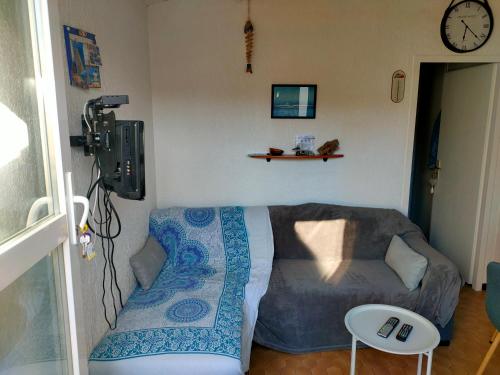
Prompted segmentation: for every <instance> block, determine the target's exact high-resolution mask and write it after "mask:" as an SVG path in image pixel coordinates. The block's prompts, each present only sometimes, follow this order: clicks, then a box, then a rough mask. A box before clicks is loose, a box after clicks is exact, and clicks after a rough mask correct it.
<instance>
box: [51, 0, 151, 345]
mask: <svg viewBox="0 0 500 375" xmlns="http://www.w3.org/2000/svg"><path fill="white" fill-rule="evenodd" d="M59 13H60V20H61V24H66V25H71V26H74V27H78V28H81V29H83V30H85V31H89V32H92V33H95V34H96V38H97V44H98V45H99V47H100V51H101V55H102V61H103V64H104V66H103V67H102V70H101V78H102V86H103V87H102V89H92V90H82V89H79V88H76V87H72V86H70V85H69V81H68V76H67V68H66V72H65V76H64V77H59V78H60V79H64V80H65V81H66V95H67V103H68V115H69V128H70V133H71V135H79V134H81V123H80V115H81V112H82V107H83V104H84V103H85V101H86V100H88V99H90V98H95V97H98V96H101V95H106V94H128V95H129V97H130V104H129V105H125V106H123V107H122V108H120V109H118V110H116V113H117V118H118V119H131V120H132V119H138V120H143V121H144V123H145V149H146V199H145V200H144V201H127V200H124V199H121V198H118V197H117V196H116V195H114V194H113V195H112V197H113V198H112V199H113V202H114V204H115V206H116V208H117V210H118V213H119V214H120V218H121V220H122V225H123V229H122V234H121V235H120V236H119V238H118V239H117V240H116V250H115V261H116V268H117V273H118V282H119V285H120V287H121V288H122V292H123V297H124V301H126V299H127V298H128V296H129V294H130V293H131V292H132V290H133V288H134V287H135V279H134V276H133V274H132V272H131V269H130V266H129V258H130V256H131V255H132V254H134V253H135V252H137V250H139V249H140V248H141V247H142V246H143V244H144V241H145V239H146V236H147V233H148V217H149V211H150V210H151V209H152V208H154V207H155V206H156V192H155V174H154V155H153V134H152V132H153V129H152V109H151V86H150V74H149V51H148V37H147V21H146V20H147V14H146V6H145V5H144V3H143V2H142V0H106V1H100V0H85V1H81V0H59ZM61 30H62V25H61ZM60 39H61V40H60V43H61V46H63V44H64V41H63V39H62V35H61V38H60ZM64 60H66V59H65V58H64ZM64 64H65V66H67V65H66V61H64ZM91 164H92V160H91V158H89V157H85V156H84V154H83V150H82V149H72V167H73V184H74V189H75V194H76V193H78V194H85V193H86V191H87V187H88V184H89V178H90V167H91ZM97 254H98V255H97V257H96V258H95V259H94V260H93V261H92V262H87V261H86V260H83V259H82V260H81V264H80V270H81V279H82V285H75V287H76V288H81V290H82V291H83V307H84V313H85V321H84V322H83V323H82V322H79V323H81V324H85V328H86V334H87V350H88V351H90V350H91V349H92V348H93V347H94V346H95V345H96V344H97V343H98V342H99V340H100V339H101V337H102V336H103V335H104V333H105V332H106V330H107V329H108V326H107V324H106V322H105V320H104V316H103V309H102V306H101V296H102V286H101V284H102V269H103V265H104V263H103V262H104V259H103V256H102V251H101V249H100V247H99V248H98V251H97ZM108 280H109V276H108ZM108 296H109V293H108ZM107 303H108V306H111V301H110V299H109V300H108V301H107ZM108 311H109V312H111V310H108ZM110 315H111V314H110Z"/></svg>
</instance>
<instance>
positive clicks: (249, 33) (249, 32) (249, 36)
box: [244, 0, 254, 74]
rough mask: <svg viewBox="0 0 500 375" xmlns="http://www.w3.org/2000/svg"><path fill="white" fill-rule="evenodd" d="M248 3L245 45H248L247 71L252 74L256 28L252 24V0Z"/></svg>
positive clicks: (248, 0)
mask: <svg viewBox="0 0 500 375" xmlns="http://www.w3.org/2000/svg"><path fill="white" fill-rule="evenodd" d="M247 3H248V18H247V22H246V23H245V29H244V33H245V46H246V57H247V69H246V72H247V73H250V74H252V73H253V71H252V52H253V37H254V28H253V25H252V21H250V0H247Z"/></svg>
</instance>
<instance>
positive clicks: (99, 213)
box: [87, 156, 123, 330]
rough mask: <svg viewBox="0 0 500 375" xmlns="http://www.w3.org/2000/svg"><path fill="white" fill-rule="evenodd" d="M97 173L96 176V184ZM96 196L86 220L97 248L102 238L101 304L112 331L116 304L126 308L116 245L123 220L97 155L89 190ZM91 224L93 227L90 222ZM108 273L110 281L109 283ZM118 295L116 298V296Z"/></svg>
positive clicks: (89, 194)
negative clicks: (108, 296) (116, 256)
mask: <svg viewBox="0 0 500 375" xmlns="http://www.w3.org/2000/svg"><path fill="white" fill-rule="evenodd" d="M95 170H97V176H96V179H95V181H94V175H95ZM93 194H94V195H95V196H94V204H93V207H92V210H91V211H90V217H89V219H88V220H87V225H88V227H89V229H90V230H91V231H92V232H93V233H94V235H95V237H94V241H93V242H94V246H95V243H96V240H97V237H99V238H100V239H101V241H100V244H101V248H102V252H103V257H104V266H103V275H102V276H103V279H102V298H101V303H102V306H103V310H104V319H105V320H106V323H107V324H108V326H109V329H110V330H114V329H116V321H117V318H118V308H117V304H118V303H119V306H120V307H121V308H123V297H122V291H121V289H120V286H119V285H118V276H117V270H116V266H115V260H114V256H115V242H114V239H115V238H116V237H118V235H120V233H121V220H120V217H119V215H118V212H117V210H116V208H115V206H114V204H113V202H112V200H111V191H110V190H109V189H108V188H107V187H106V184H105V183H104V176H102V174H101V168H100V162H99V158H98V157H97V156H96V157H95V160H94V163H93V164H92V168H91V178H90V183H89V186H88V189H87V198H88V199H89V200H91V198H92V195H93ZM115 220H116V227H117V229H116V233H114V234H112V233H111V228H112V227H113V224H114V223H115ZM90 221H92V224H91V223H90ZM108 274H109V282H108ZM108 291H109V294H110V296H111V301H112V305H113V307H112V311H113V314H114V316H109V315H108V306H107V304H106V296H107V294H108ZM116 293H117V295H115V294H116Z"/></svg>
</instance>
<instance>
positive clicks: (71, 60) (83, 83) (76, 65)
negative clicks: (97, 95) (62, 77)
mask: <svg viewBox="0 0 500 375" xmlns="http://www.w3.org/2000/svg"><path fill="white" fill-rule="evenodd" d="M63 27H64V41H65V44H66V58H67V60H68V72H69V82H70V84H71V85H72V86H77V87H81V88H83V89H88V88H100V87H101V74H100V71H99V67H100V66H102V62H101V54H100V51H99V47H98V46H97V43H96V39H95V35H94V34H91V33H88V32H86V31H83V30H80V29H76V28H74V27H71V26H66V25H64V26H63Z"/></svg>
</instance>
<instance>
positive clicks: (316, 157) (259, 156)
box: [248, 154, 344, 162]
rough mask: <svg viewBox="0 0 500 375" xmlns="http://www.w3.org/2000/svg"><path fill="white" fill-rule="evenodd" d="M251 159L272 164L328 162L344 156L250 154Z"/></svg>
mask: <svg viewBox="0 0 500 375" xmlns="http://www.w3.org/2000/svg"><path fill="white" fill-rule="evenodd" d="M248 156H249V157H251V158H255V159H266V160H267V162H270V161H271V159H278V160H321V159H323V161H324V162H327V161H328V159H339V158H343V157H344V155H342V154H335V155H301V156H297V155H286V154H285V155H279V156H278V155H269V154H249V155H248Z"/></svg>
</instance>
